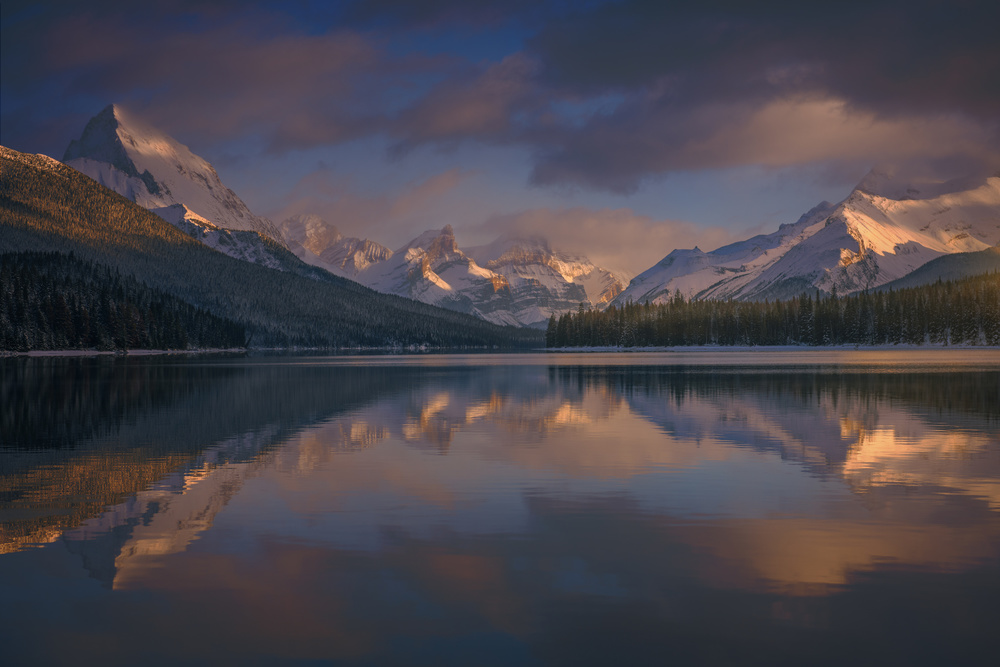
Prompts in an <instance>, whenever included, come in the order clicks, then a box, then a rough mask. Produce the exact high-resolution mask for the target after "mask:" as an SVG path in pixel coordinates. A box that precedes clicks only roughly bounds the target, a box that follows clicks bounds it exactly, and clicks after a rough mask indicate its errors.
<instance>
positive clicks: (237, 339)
mask: <svg viewBox="0 0 1000 667" xmlns="http://www.w3.org/2000/svg"><path fill="white" fill-rule="evenodd" d="M245 343H246V333H245V331H244V328H243V327H242V326H240V325H239V324H237V323H236V322H233V321H232V320H227V319H224V318H221V317H216V316H215V315H212V314H211V313H208V312H206V311H205V310H203V309H201V308H195V307H194V306H192V305H191V304H188V303H184V302H183V301H181V300H180V299H178V298H176V297H173V296H170V295H168V294H166V293H164V292H161V291H159V290H154V289H150V288H149V287H147V286H146V285H144V284H143V283H141V282H139V281H138V280H136V279H135V278H133V277H132V276H122V275H121V273H119V272H118V271H115V270H112V269H110V268H108V267H102V266H99V265H97V264H94V263H92V262H83V261H80V260H78V259H76V257H74V256H73V255H63V254H61V253H56V252H49V253H35V252H31V253H28V252H26V253H6V254H0V350H20V351H25V350H67V349H95V350H128V349H155V350H186V349H191V348H196V349H197V348H202V349H204V348H239V347H243V346H244V344H245Z"/></svg>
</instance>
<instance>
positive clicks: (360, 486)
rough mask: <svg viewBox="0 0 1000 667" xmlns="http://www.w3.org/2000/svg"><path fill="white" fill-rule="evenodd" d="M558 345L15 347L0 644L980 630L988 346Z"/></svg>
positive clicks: (990, 415)
mask: <svg viewBox="0 0 1000 667" xmlns="http://www.w3.org/2000/svg"><path fill="white" fill-rule="evenodd" d="M550 359H551V358H550V357H545V356H541V355H539V356H538V357H536V358H535V359H534V360H531V361H529V362H526V363H524V364H523V365H503V364H499V363H495V362H494V363H484V364H477V363H475V361H476V360H475V357H470V358H469V360H468V361H462V362H461V363H459V362H456V363H454V364H453V365H449V364H448V363H435V364H431V365H420V364H412V365H407V364H402V365H393V364H392V363H391V362H385V363H372V364H364V363H338V362H330V361H329V360H302V359H296V358H289V359H271V360H268V359H261V360H244V359H231V360H226V359H222V360H218V359H214V360H213V359H208V360H173V359H154V358H147V359H9V360H0V362H2V364H3V370H4V374H3V377H2V379H0V399H3V400H2V404H0V405H2V407H0V410H2V411H3V412H2V415H3V422H2V426H0V436H2V440H0V443H2V449H0V585H2V587H3V590H4V592H5V597H6V598H7V600H9V604H5V605H4V611H3V612H0V624H2V627H3V630H0V639H2V640H3V645H4V646H12V647H14V648H13V649H12V650H13V654H12V655H13V656H14V658H16V661H15V663H14V664H21V663H25V664H28V663H48V664H63V663H68V662H83V663H87V662H90V661H94V662H97V661H101V662H104V663H106V664H132V663H137V662H147V663H149V662H152V663H154V664H170V663H176V662H179V661H180V662H191V661H194V662H205V663H209V662H212V663H214V662H220V661H221V662H224V663H232V664H275V663H284V662H294V661H297V660H300V661H307V660H325V661H333V662H335V663H338V664H339V662H340V661H342V662H348V663H357V664H400V663H402V664H607V663H609V662H613V663H617V664H642V663H655V664H661V663H662V662H663V661H664V659H665V656H668V655H669V656H670V657H671V661H673V662H679V663H681V664H684V663H689V664H690V663H696V664H697V663H704V664H718V663H720V662H727V661H728V662H739V663H741V664H746V663H748V662H761V663H767V664H774V663H776V662H777V663H780V662H786V661H787V662H796V663H801V662H809V663H826V664H843V663H844V662H846V661H848V660H852V661H857V660H858V659H859V658H858V652H859V651H861V652H862V653H863V658H864V659H863V660H862V662H867V661H871V662H874V661H876V660H878V661H880V662H888V663H890V664H919V663H926V664H930V663H932V662H934V663H939V662H942V661H945V660H947V661H949V662H952V663H956V662H962V661H971V660H972V659H973V658H974V657H975V656H977V655H978V653H977V652H980V651H982V650H985V649H986V648H987V647H988V646H989V645H990V642H991V641H992V639H991V638H992V636H993V628H995V627H997V625H998V622H1000V612H998V610H997V607H996V605H995V600H996V595H997V593H1000V435H998V433H1000V411H998V408H997V406H998V405H1000V364H997V363H992V364H985V365H983V366H982V367H981V368H976V367H963V368H958V369H956V368H935V367H933V365H926V364H925V365H922V366H913V367H909V366H907V365H906V364H890V365H879V364H868V365H862V366H850V365H846V366H844V365H800V366H790V367H782V368H775V367H764V366H753V365H746V364H744V365H734V366H712V365H695V366H689V365H676V364H675V365H638V366H631V365H622V364H617V365H612V364H600V363H587V362H588V361H589V359H586V358H583V359H579V360H575V361H574V362H573V363H570V362H569V361H567V360H566V359H561V360H558V361H553V362H552V363H549V360H550ZM83 610H86V612H84V611H83ZM207 627H211V628H212V631H211V633H205V632H204V629H205V628H207Z"/></svg>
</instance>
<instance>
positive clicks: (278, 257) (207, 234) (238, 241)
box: [149, 204, 295, 270]
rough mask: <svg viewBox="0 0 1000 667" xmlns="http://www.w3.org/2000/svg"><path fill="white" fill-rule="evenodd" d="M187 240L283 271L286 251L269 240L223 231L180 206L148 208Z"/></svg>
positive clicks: (234, 231) (230, 230)
mask: <svg viewBox="0 0 1000 667" xmlns="http://www.w3.org/2000/svg"><path fill="white" fill-rule="evenodd" d="M149 210H150V212H151V213H155V214H156V215H158V216H159V217H161V218H163V219H164V220H166V221H167V222H169V223H170V224H171V225H173V226H174V227H176V228H177V229H179V230H181V231H182V232H184V233H185V234H187V235H188V236H190V237H191V238H193V239H195V240H197V241H201V242H202V243H204V244H205V245H207V246H208V247H209V248H213V249H215V250H218V251H219V252H222V253H225V254H227V255H229V256H230V257H235V258H236V259H242V260H243V261H245V262H253V263H254V264H260V265H262V266H266V267H268V268H270V269H278V270H285V268H286V266H285V264H286V262H287V261H288V259H291V260H292V261H293V262H294V261H295V260H294V259H293V258H288V257H287V255H288V251H287V250H284V248H283V247H282V246H280V245H278V243H277V242H276V241H273V240H271V238H270V237H266V236H263V235H261V234H260V233H258V232H253V231H240V230H235V229H224V228H222V227H219V226H217V225H214V224H212V223H211V222H209V221H208V220H206V219H205V218H203V217H201V216H200V215H198V214H197V213H195V212H194V211H192V210H191V209H189V208H188V207H187V206H185V205H184V204H173V205H171V206H162V207H160V208H151V209H149Z"/></svg>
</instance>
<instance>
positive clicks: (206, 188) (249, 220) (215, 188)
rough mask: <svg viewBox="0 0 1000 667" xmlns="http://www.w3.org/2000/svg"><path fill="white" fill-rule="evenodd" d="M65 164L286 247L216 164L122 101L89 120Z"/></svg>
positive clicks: (145, 202) (147, 204) (134, 194)
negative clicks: (136, 114)
mask: <svg viewBox="0 0 1000 667" xmlns="http://www.w3.org/2000/svg"><path fill="white" fill-rule="evenodd" d="M63 162H64V163H66V164H68V165H69V166H71V167H73V168H74V169H76V170H77V171H80V172H83V173H84V174H86V175H87V176H90V177H91V178H93V179H94V180H95V181H97V182H98V183H100V184H101V185H104V186H105V187H107V188H110V189H112V190H114V191H115V192H118V193H119V194H121V195H123V196H125V197H128V198H129V199H131V200H132V201H134V202H135V203H137V204H139V205H140V206H142V207H143V208H146V209H150V210H153V209H165V208H167V207H171V206H173V205H175V204H181V205H183V206H185V207H186V208H187V209H188V210H189V211H191V212H192V213H194V214H196V215H197V216H199V217H200V218H202V219H204V220H208V221H210V222H211V223H212V224H213V225H215V226H216V227H218V228H221V229H229V230H237V231H250V232H256V233H259V234H262V235H264V236H266V237H268V238H270V239H271V240H273V241H274V242H276V243H278V244H280V245H282V246H284V245H285V241H284V239H283V237H282V235H281V232H280V231H279V230H278V228H277V227H276V226H275V225H274V223H273V222H271V221H270V220H268V219H267V218H264V217H261V216H257V215H254V214H253V213H252V212H251V211H250V209H249V208H248V207H247V205H246V204H244V203H243V201H242V200H241V199H240V198H239V197H237V196H236V193H234V192H233V191H232V190H230V189H229V188H227V187H226V186H225V185H223V183H222V181H221V180H220V179H219V175H218V173H216V171H215V169H214V168H213V167H212V165H210V164H209V163H208V162H206V161H205V160H204V159H202V158H200V157H198V156H197V155H195V154H194V153H192V152H191V150H190V149H189V148H188V147H187V146H184V145H183V144H181V143H180V142H178V141H176V140H175V139H173V138H171V137H169V136H167V135H166V134H164V133H162V132H160V131H159V130H156V129H154V128H151V127H148V126H146V125H144V124H142V123H141V122H139V121H137V120H135V119H133V118H131V117H130V116H129V115H128V114H127V112H125V111H124V110H123V109H122V108H121V107H119V106H117V105H114V104H111V105H109V106H107V107H105V108H104V110H103V111H101V112H100V113H99V114H97V115H96V116H94V117H93V118H92V119H91V120H90V122H88V123H87V126H86V128H84V130H83V134H82V135H81V136H80V138H79V139H75V140H73V141H71V142H70V144H69V147H68V148H67V149H66V153H65V154H64V155H63ZM174 217H176V216H174Z"/></svg>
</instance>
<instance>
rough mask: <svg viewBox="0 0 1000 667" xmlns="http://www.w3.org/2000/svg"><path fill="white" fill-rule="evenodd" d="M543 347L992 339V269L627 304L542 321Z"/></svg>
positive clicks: (999, 285)
mask: <svg viewBox="0 0 1000 667" xmlns="http://www.w3.org/2000/svg"><path fill="white" fill-rule="evenodd" d="M545 343H546V346H547V347H557V348H558V347H647V346H653V347H672V346H683V345H893V344H910V345H1000V274H998V273H995V272H994V273H988V274H984V275H979V276H973V277H969V278H964V279H961V280H957V281H954V282H952V281H946V282H943V281H938V282H936V283H933V284H929V285H922V286H920V287H910V288H906V289H900V290H889V291H884V292H883V291H877V292H862V293H858V294H852V295H850V296H844V297H838V296H837V295H836V294H832V295H829V296H823V295H821V294H819V293H816V294H815V295H811V294H808V293H804V294H802V295H801V296H799V297H798V298H795V299H790V300H787V301H770V302H769V301H761V302H752V301H711V300H704V301H691V300H687V299H685V298H683V297H682V296H681V295H680V293H675V294H674V296H673V297H672V298H671V299H670V300H669V301H667V302H666V303H661V304H650V303H644V304H636V303H628V304H625V305H624V306H622V307H611V308H608V309H607V310H605V311H603V312H602V311H596V310H585V309H584V308H583V307H582V305H581V307H580V309H579V310H578V311H577V312H576V313H566V314H565V315H563V316H561V317H559V318H556V317H553V318H551V319H550V320H549V324H548V328H547V329H546V333H545Z"/></svg>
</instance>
